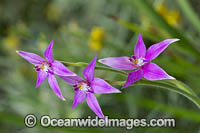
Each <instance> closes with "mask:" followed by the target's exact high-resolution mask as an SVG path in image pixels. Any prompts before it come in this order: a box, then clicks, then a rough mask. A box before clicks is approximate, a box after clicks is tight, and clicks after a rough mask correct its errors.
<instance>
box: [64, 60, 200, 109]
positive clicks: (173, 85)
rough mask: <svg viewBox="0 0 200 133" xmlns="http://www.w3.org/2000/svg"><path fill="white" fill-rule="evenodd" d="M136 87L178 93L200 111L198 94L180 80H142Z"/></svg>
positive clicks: (82, 65)
mask: <svg viewBox="0 0 200 133" xmlns="http://www.w3.org/2000/svg"><path fill="white" fill-rule="evenodd" d="M61 62H62V63H63V64H64V65H66V66H73V67H86V66H87V65H88V63H83V62H77V63H72V62H65V61H61ZM95 69H99V70H106V71H110V72H116V73H119V74H121V75H123V76H127V75H128V73H126V72H124V71H119V70H116V69H112V68H109V67H103V66H96V67H95ZM106 81H107V82H108V83H110V84H111V85H120V86H121V85H124V83H125V81H111V80H106ZM135 85H144V86H152V87H158V88H163V89H167V90H170V91H173V92H176V93H179V94H181V95H183V96H185V97H187V98H188V99H189V100H190V101H192V102H193V103H194V104H195V105H196V106H197V107H198V108H199V109H200V99H199V97H198V96H196V94H195V93H194V92H193V90H192V89H191V88H189V87H188V86H186V85H185V84H183V83H182V82H181V81H178V80H163V81H149V80H140V81H137V82H135V83H134V84H133V85H132V86H135Z"/></svg>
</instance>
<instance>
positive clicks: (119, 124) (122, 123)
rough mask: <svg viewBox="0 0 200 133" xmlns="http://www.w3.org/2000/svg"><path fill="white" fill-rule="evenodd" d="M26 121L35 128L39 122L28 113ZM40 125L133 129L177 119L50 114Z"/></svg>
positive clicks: (168, 122) (167, 122)
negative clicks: (65, 116) (55, 116)
mask: <svg viewBox="0 0 200 133" xmlns="http://www.w3.org/2000/svg"><path fill="white" fill-rule="evenodd" d="M24 123H25V125H26V126H27V127H28V128H33V127H34V126H36V124H37V117H36V116H35V115H33V114H29V115H26V116H25V118H24ZM40 125H41V126H42V127H45V128H48V127H65V128H67V127H109V128H126V129H127V130H131V129H133V128H135V127H175V119H172V118H167V119H151V120H147V119H133V118H128V119H116V118H112V119H110V118H108V116H105V118H104V119H102V118H99V117H97V116H96V117H95V118H91V116H88V118H51V117H50V116H49V115H43V116H41V117H40Z"/></svg>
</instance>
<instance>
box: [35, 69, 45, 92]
mask: <svg viewBox="0 0 200 133" xmlns="http://www.w3.org/2000/svg"><path fill="white" fill-rule="evenodd" d="M46 77H47V73H46V72H45V71H42V70H40V71H38V72H37V81H36V88H38V87H39V85H40V84H41V83H42V82H43V81H44V80H45V79H46Z"/></svg>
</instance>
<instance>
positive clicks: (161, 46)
mask: <svg viewBox="0 0 200 133" xmlns="http://www.w3.org/2000/svg"><path fill="white" fill-rule="evenodd" d="M178 40H179V39H167V40H164V41H162V42H160V43H156V44H154V45H152V46H151V47H149V49H148V50H147V53H146V57H145V58H146V59H147V60H149V61H151V60H153V59H155V58H156V57H157V56H158V55H160V53H162V52H163V51H164V50H165V49H166V48H167V47H168V46H169V45H170V44H171V43H173V42H176V41H178Z"/></svg>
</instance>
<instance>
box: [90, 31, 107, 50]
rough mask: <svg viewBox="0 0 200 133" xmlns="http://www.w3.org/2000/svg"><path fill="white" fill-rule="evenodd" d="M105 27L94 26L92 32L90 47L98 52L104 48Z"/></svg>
mask: <svg viewBox="0 0 200 133" xmlns="http://www.w3.org/2000/svg"><path fill="white" fill-rule="evenodd" d="M104 34H105V32H104V29H103V28H101V27H94V28H93V29H92V31H91V33H90V42H89V47H90V48H91V49H92V50H93V51H95V52H98V51H100V50H101V49H102V48H103V42H102V41H103V38H104Z"/></svg>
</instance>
